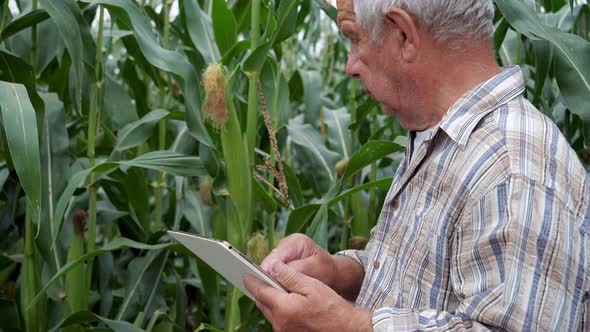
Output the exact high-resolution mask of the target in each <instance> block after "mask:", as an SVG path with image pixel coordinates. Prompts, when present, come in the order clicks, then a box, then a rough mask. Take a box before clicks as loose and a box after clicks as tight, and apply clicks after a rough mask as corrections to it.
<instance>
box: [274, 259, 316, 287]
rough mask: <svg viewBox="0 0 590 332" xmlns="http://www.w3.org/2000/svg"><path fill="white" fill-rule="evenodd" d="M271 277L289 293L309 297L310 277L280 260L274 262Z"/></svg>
mask: <svg viewBox="0 0 590 332" xmlns="http://www.w3.org/2000/svg"><path fill="white" fill-rule="evenodd" d="M270 271H271V275H272V276H273V277H274V278H275V279H276V280H277V281H278V282H280V283H281V284H282V285H283V286H285V287H286V288H287V289H288V290H289V291H291V292H294V293H298V294H303V295H307V291H308V289H309V287H308V286H309V284H310V281H311V280H312V279H311V278H310V277H308V276H306V275H304V274H302V273H299V272H297V271H296V270H295V269H293V268H292V267H290V266H288V265H285V263H283V262H282V261H280V260H278V259H277V260H274V261H273V262H272V265H271V267H270Z"/></svg>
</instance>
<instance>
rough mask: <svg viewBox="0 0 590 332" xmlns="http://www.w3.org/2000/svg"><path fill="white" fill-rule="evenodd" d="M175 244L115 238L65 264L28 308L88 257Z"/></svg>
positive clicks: (160, 247) (154, 248)
mask: <svg viewBox="0 0 590 332" xmlns="http://www.w3.org/2000/svg"><path fill="white" fill-rule="evenodd" d="M174 245H177V244H175V243H162V244H155V245H149V244H145V243H140V242H136V241H133V240H130V239H126V238H123V237H118V238H115V239H114V240H113V241H111V242H109V243H108V244H106V245H105V246H104V247H102V248H100V249H97V250H95V251H93V252H89V253H87V254H86V255H84V256H80V257H79V258H77V259H76V260H73V261H71V262H69V263H67V264H65V265H64V266H62V267H61V269H60V270H59V271H57V273H56V274H54V275H53V276H52V277H51V279H50V280H49V281H48V282H47V283H46V284H45V285H44V286H43V288H42V289H41V290H40V291H39V293H38V294H37V295H35V297H34V298H33V300H32V301H31V303H30V304H29V306H28V307H27V310H29V309H30V308H31V307H32V306H34V305H35V304H36V303H37V302H38V301H39V300H40V299H41V298H42V297H43V294H45V292H47V290H48V289H49V287H51V285H53V284H54V283H55V282H56V281H57V280H59V279H60V278H62V277H63V276H64V275H65V273H67V272H68V271H70V270H71V269H73V268H74V267H76V266H78V265H79V264H81V263H83V262H85V261H86V260H87V259H89V258H91V257H96V256H99V255H102V254H104V253H107V252H111V251H115V250H120V249H122V248H135V249H139V250H160V249H166V248H170V247H172V246H174Z"/></svg>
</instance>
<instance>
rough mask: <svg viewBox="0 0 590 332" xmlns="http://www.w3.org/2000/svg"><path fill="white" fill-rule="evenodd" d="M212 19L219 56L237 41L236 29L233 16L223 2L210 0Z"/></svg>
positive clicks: (221, 0) (222, 0)
mask: <svg viewBox="0 0 590 332" xmlns="http://www.w3.org/2000/svg"><path fill="white" fill-rule="evenodd" d="M212 1H213V8H212V13H211V16H212V19H213V31H214V33H215V40H216V41H217V46H218V47H219V51H220V52H221V54H225V53H226V52H227V51H228V50H230V49H231V48H232V46H233V45H234V44H235V43H236V41H237V39H238V27H237V23H236V18H235V17H234V14H233V13H232V12H231V10H229V8H228V7H227V2H226V1H225V0H212Z"/></svg>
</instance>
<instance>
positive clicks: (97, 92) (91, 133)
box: [86, 6, 104, 292]
mask: <svg viewBox="0 0 590 332" xmlns="http://www.w3.org/2000/svg"><path fill="white" fill-rule="evenodd" d="M103 33H104V7H103V6H99V17H98V40H97V47H96V58H95V62H94V66H95V72H94V74H95V76H96V77H95V78H96V82H95V83H94V84H92V88H91V91H90V114H89V116H88V146H87V154H88V161H89V163H90V167H94V166H95V165H96V159H95V153H96V152H95V145H96V134H97V132H98V127H99V123H98V116H99V113H100V107H99V105H102V101H101V99H102V96H103V94H102V91H101V90H102V85H103V78H102V42H103ZM95 181H96V174H95V173H94V172H91V173H90V185H89V186H88V194H89V198H88V252H92V251H94V249H95V248H96V191H97V187H96V184H95ZM93 262H94V258H90V259H88V271H87V274H86V277H87V279H86V286H87V289H88V292H90V289H91V284H92V264H93Z"/></svg>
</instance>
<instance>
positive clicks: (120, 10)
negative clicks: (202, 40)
mask: <svg viewBox="0 0 590 332" xmlns="http://www.w3.org/2000/svg"><path fill="white" fill-rule="evenodd" d="M83 2H87V3H92V4H102V5H105V7H106V8H107V9H108V10H109V13H110V14H111V15H113V16H114V17H116V18H117V19H119V20H121V21H122V22H123V23H124V24H125V25H127V26H128V27H130V28H132V29H133V31H134V32H135V35H134V36H135V38H136V39H137V42H138V44H139V47H140V49H141V52H142V53H143V55H144V56H145V58H146V59H147V60H148V61H149V62H150V63H151V64H152V65H153V66H155V67H157V68H159V69H162V70H164V71H167V72H170V73H172V74H174V75H176V76H178V77H179V78H180V81H181V85H182V87H183V90H184V99H185V102H186V106H187V110H186V120H187V124H188V127H189V130H190V133H191V135H193V137H195V138H196V139H197V140H198V141H199V142H201V143H203V144H205V145H207V146H209V147H211V148H213V149H214V145H213V142H212V141H211V137H210V136H209V133H208V132H207V129H206V128H205V125H204V123H203V119H202V116H201V106H200V104H201V101H200V96H199V78H198V75H197V72H196V71H195V69H194V68H193V66H192V64H191V63H190V62H188V60H186V59H185V58H184V57H183V56H182V55H180V54H179V53H177V52H175V51H170V50H167V49H164V48H162V47H161V46H160V45H159V44H158V40H157V39H156V37H155V36H154V34H153V33H152V28H151V24H150V20H149V19H148V17H147V16H146V15H145V14H144V13H143V12H142V11H141V10H140V8H139V7H138V6H137V5H136V4H135V3H134V2H133V1H131V0H83Z"/></svg>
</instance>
